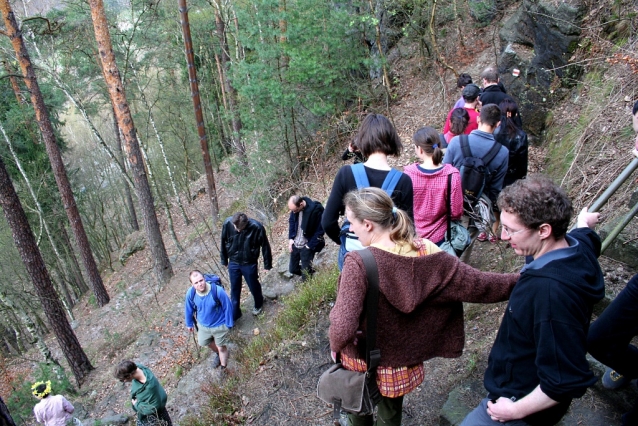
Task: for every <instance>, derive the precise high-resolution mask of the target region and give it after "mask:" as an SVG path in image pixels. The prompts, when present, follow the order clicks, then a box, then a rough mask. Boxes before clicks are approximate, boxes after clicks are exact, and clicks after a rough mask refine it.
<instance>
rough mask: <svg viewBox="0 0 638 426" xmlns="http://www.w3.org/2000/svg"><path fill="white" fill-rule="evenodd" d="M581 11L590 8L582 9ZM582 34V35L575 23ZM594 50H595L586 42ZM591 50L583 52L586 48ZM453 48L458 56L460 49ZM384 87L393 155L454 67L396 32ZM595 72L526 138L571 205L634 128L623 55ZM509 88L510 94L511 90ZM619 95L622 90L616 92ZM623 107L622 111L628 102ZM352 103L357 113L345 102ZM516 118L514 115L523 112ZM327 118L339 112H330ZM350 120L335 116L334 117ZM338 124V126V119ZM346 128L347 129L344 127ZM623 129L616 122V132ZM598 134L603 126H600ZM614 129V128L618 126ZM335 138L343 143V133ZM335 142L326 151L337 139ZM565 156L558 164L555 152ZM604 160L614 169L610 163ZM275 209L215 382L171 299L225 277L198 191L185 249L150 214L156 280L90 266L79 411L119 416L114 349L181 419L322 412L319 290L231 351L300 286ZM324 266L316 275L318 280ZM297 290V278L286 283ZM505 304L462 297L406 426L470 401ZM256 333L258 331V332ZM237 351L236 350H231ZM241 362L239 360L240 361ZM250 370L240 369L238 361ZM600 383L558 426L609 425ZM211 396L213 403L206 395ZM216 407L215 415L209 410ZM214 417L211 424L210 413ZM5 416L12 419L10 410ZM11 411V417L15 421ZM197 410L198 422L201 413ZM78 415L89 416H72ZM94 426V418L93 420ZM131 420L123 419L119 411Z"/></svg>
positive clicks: (178, 300) (228, 203) (586, 199)
mask: <svg viewBox="0 0 638 426" xmlns="http://www.w3.org/2000/svg"><path fill="white" fill-rule="evenodd" d="M513 13H515V9H514V8H512V9H511V10H508V11H507V12H506V13H505V14H504V15H503V16H500V17H499V19H500V22H504V21H506V20H507V19H508V18H509V17H511V15H512V14H513ZM591 13H592V16H591V17H590V19H593V16H594V15H593V14H595V13H596V11H595V10H592V12H591ZM494 32H495V29H494V28H492V27H490V26H486V27H482V28H478V27H475V26H472V27H471V28H470V29H469V30H468V31H466V32H464V43H465V46H471V47H468V48H467V50H466V51H465V52H464V54H463V55H454V54H453V53H454V49H455V46H456V44H455V43H454V40H452V39H453V37H449V38H448V39H447V40H440V42H441V46H440V47H441V49H442V50H443V51H444V52H446V57H447V58H448V59H447V60H448V62H449V64H451V65H452V66H453V67H454V68H455V69H456V70H459V71H462V72H469V73H470V74H471V75H472V76H475V78H477V77H478V75H479V74H480V71H481V70H482V69H484V68H485V67H486V66H489V65H492V64H493V62H494V58H495V55H494V50H495V47H494V46H492V45H488V44H487V43H484V42H483V40H486V39H490V40H491V39H492V37H493V33H494ZM588 36H589V37H592V39H593V35H592V34H588ZM592 43H593V44H594V45H595V46H602V47H596V49H592V50H593V52H596V51H599V50H600V49H604V47H605V46H607V45H606V44H605V43H606V42H605V41H604V40H601V39H594V41H593V42H592ZM597 49H599V50H597ZM576 55H580V56H578V57H577V59H579V60H586V59H588V57H587V56H585V55H586V54H585V52H577V53H576ZM591 55H592V56H595V54H594V53H591ZM459 56H463V58H462V60H461V59H459V58H458V57H459ZM388 60H389V63H390V66H391V71H392V76H393V82H394V86H393V88H392V102H391V103H390V105H389V107H387V108H386V106H384V105H379V106H377V107H376V108H375V109H376V112H381V113H384V114H387V115H388V116H390V117H391V118H392V119H393V121H394V123H395V126H396V128H397V130H398V131H399V134H400V136H401V138H402V140H403V142H404V153H403V155H402V156H401V157H400V158H398V159H396V160H392V163H393V164H394V165H396V166H397V167H402V166H405V165H407V164H409V163H411V162H413V161H415V157H414V154H413V146H412V144H411V136H412V134H413V133H414V132H415V131H416V130H417V129H419V128H420V127H422V126H426V125H429V126H433V127H435V128H440V127H441V126H442V124H443V121H444V118H445V115H446V114H447V111H448V110H449V108H450V107H451V106H452V104H453V103H454V102H455V101H456V99H457V98H458V92H457V91H456V89H455V78H454V75H453V74H452V73H451V72H449V71H445V70H444V68H443V67H440V66H439V65H438V64H437V63H435V62H434V61H429V62H424V59H423V57H422V56H421V55H420V54H419V46H418V44H417V43H415V42H411V41H408V40H402V41H400V42H399V43H398V44H397V45H396V46H395V47H393V48H392V50H391V51H390V53H389V54H388ZM597 65H599V66H605V67H606V68H604V72H603V71H601V70H599V69H596V68H595V67H593V66H592V67H591V69H586V70H585V74H584V77H583V83H582V84H577V85H574V86H573V88H572V89H571V92H570V94H569V95H567V96H565V97H564V99H562V100H561V101H560V102H558V103H557V105H556V106H555V107H554V108H553V109H552V114H551V119H550V121H549V124H548V126H547V129H546V130H544V134H543V137H542V138H540V137H539V138H538V141H541V140H543V139H544V141H545V142H544V143H542V144H539V145H538V146H533V147H531V148H530V167H529V172H550V171H551V172H552V173H554V175H555V176H564V179H563V183H564V184H565V185H566V187H567V188H568V189H569V190H570V193H571V194H572V196H573V197H574V199H575V208H576V210H578V209H580V208H582V207H583V206H585V205H588V204H590V203H591V202H592V201H593V200H594V199H595V198H596V196H597V195H599V194H600V193H601V192H602V191H603V190H604V189H605V187H606V186H607V185H608V183H609V182H610V181H611V180H612V179H613V173H616V174H617V171H618V170H621V169H622V167H623V164H625V163H627V162H628V159H629V157H628V155H627V153H628V152H629V148H630V146H631V141H633V139H632V138H631V136H630V135H627V134H626V130H625V129H626V127H627V125H628V124H629V122H630V116H629V114H628V108H630V104H631V102H632V100H633V99H636V98H637V97H638V96H637V94H636V89H635V87H638V86H637V85H636V83H638V81H637V78H636V76H635V74H632V73H631V72H628V70H627V65H626V64H624V63H618V64H610V65H608V66H607V65H605V64H604V62H602V61H601V63H599V64H597ZM512 94H513V95H514V96H516V95H517V93H516V92H512ZM627 99H629V100H627ZM629 111H630V109H629ZM350 114H358V115H363V114H365V111H351V112H350ZM524 119H525V117H524ZM336 120H338V119H336ZM341 120H342V122H340V123H339V122H336V123H334V126H335V127H337V126H339V125H340V124H343V126H344V127H346V128H347V127H349V126H350V125H351V121H350V120H349V118H348V117H341ZM350 127H351V126H350ZM349 130H350V131H352V130H354V129H352V128H350V129H349ZM623 132H624V133H623ZM601 134H605V135H606V136H605V137H604V138H603V137H602V136H601ZM620 135H622V137H620ZM349 136H350V134H348V135H347V136H344V137H343V138H342V140H340V141H339V142H340V143H341V145H342V147H344V148H345V146H346V144H347V139H348V137H349ZM563 140H564V141H566V144H567V141H569V142H570V144H569V148H568V152H562V151H559V150H558V149H556V146H557V145H560V144H559V143H558V142H560V141H563ZM337 151H339V150H337ZM338 155H340V152H336V153H327V152H317V155H316V157H313V159H312V164H311V166H312V167H310V168H309V170H311V172H309V173H308V174H307V176H304V178H303V180H302V182H301V183H299V187H298V191H299V192H302V193H304V194H307V195H310V196H312V197H313V198H315V199H319V200H325V199H326V198H327V195H328V193H329V191H330V188H331V184H332V177H333V176H334V175H335V173H336V170H337V169H338V167H340V166H341V165H342V163H341V161H340V160H339V159H338ZM560 156H563V158H569V159H570V160H571V161H572V162H571V163H570V164H569V165H568V166H567V167H565V168H563V169H561V167H562V166H561V165H560V164H558V165H557V163H559V162H558V161H556V159H557V158H561V157H560ZM612 171H613V172H612ZM216 179H217V185H218V188H219V194H218V195H219V202H220V211H221V217H222V218H223V217H226V216H228V215H230V214H232V213H233V212H234V209H235V208H236V206H237V205H238V204H239V205H241V203H239V201H241V200H242V197H243V196H244V194H242V193H241V192H240V191H239V190H238V189H237V188H236V187H235V186H234V185H233V177H232V175H231V173H230V166H229V165H228V164H223V165H222V166H221V169H220V171H219V172H218V173H217V174H216ZM204 187H205V181H204V178H200V179H199V180H198V181H196V182H195V183H193V185H192V188H191V193H197V192H198V190H199V189H200V188H204ZM634 188H635V182H632V183H631V184H627V185H625V186H623V188H622V189H621V191H619V195H618V196H616V197H614V198H613V199H612V200H611V202H610V203H609V205H608V206H606V208H605V210H604V211H603V219H604V220H605V221H611V219H613V218H614V217H616V216H618V215H619V214H621V213H622V212H624V211H626V210H627V207H626V199H627V198H628V197H629V195H630V194H631V192H632V191H633V190H634ZM277 205H278V206H279V210H278V211H277V212H276V214H277V219H276V220H275V221H272V222H271V223H267V225H268V229H269V236H270V241H271V246H272V248H273V258H274V259H276V260H275V261H274V264H275V266H274V268H273V269H272V270H271V271H268V272H266V271H263V270H262V271H261V272H260V273H261V277H262V280H263V284H264V287H265V290H266V292H268V294H271V295H272V296H274V295H277V296H278V297H277V298H272V299H271V298H268V299H267V301H266V304H265V313H264V314H263V315H262V316H260V317H252V316H251V315H249V314H247V313H245V314H244V316H243V317H242V319H241V320H240V321H239V322H238V324H237V327H236V329H235V330H234V331H233V334H232V341H233V345H232V346H231V362H230V370H231V372H230V377H229V378H228V379H226V381H221V380H220V377H219V376H218V374H217V372H216V371H214V372H211V371H209V369H208V364H209V363H210V359H209V355H210V352H209V350H208V349H199V350H198V349H197V347H196V345H195V342H194V340H193V336H192V335H190V334H189V333H188V332H187V329H186V328H185V326H184V324H183V298H184V294H185V292H186V290H187V288H188V286H189V282H188V273H189V271H190V270H192V269H201V270H205V271H212V272H216V273H218V274H219V275H220V276H222V278H223V280H224V282H225V283H226V285H227V283H228V279H227V278H228V277H227V274H226V271H225V270H224V269H223V268H220V267H219V263H218V249H217V244H218V241H219V230H218V229H217V227H216V226H217V225H216V224H214V223H212V221H211V220H210V217H209V211H210V207H209V205H208V202H207V199H206V197H204V196H199V197H197V198H196V199H194V200H192V202H190V203H189V204H188V205H187V208H186V213H187V215H188V216H189V218H190V219H191V220H192V224H190V225H188V226H187V225H185V224H184V223H183V221H182V219H181V218H179V217H177V214H176V215H175V218H174V219H175V231H176V234H177V237H178V239H179V240H180V242H181V244H182V245H183V247H184V252H182V253H179V252H178V251H177V249H176V247H175V246H174V244H173V242H172V241H171V238H170V236H169V235H168V230H167V221H166V217H164V216H160V222H161V224H162V231H163V232H164V241H165V243H166V244H167V249H168V251H169V255H170V256H171V262H172V264H173V268H174V271H175V276H174V278H173V279H172V280H171V281H170V283H169V284H167V285H165V286H162V287H160V286H158V285H157V284H156V283H155V282H154V281H153V278H152V271H151V265H150V262H149V256H148V253H147V250H148V249H145V250H142V251H139V252H137V253H135V254H134V255H133V256H132V257H130V258H129V259H128V260H127V261H126V263H125V265H120V264H119V262H118V261H117V260H116V259H117V256H118V253H113V258H114V259H115V260H114V262H113V265H114V267H115V271H113V272H110V271H105V272H104V274H103V278H104V281H105V284H106V286H107V289H108V292H109V294H110V295H111V302H110V303H109V304H108V305H106V306H105V307H103V308H98V307H97V306H95V304H94V302H92V301H91V298H90V297H89V296H88V295H85V297H84V298H83V300H82V302H81V303H79V304H78V305H77V306H76V307H75V308H74V313H75V315H76V320H75V321H74V324H73V326H74V329H75V332H76V334H77V335H78V338H79V340H80V342H81V343H82V346H83V347H84V348H85V350H86V352H87V354H88V355H89V357H90V359H91V361H92V362H93V365H94V366H95V367H96V369H95V370H94V371H93V372H92V373H91V374H90V376H89V378H88V379H87V380H86V382H85V383H84V384H83V385H82V387H81V388H80V389H79V393H78V395H77V396H72V397H69V399H70V400H71V401H72V402H73V404H74V405H75V406H76V408H77V416H78V418H81V419H88V418H90V419H104V418H105V417H107V416H114V415H119V414H126V415H128V416H130V415H132V410H131V407H130V402H129V393H128V392H129V388H128V385H126V384H121V383H119V382H118V381H117V380H115V379H114V378H113V377H112V368H113V366H114V365H115V364H117V363H118V362H119V361H120V360H122V359H127V358H130V359H134V360H136V361H139V362H142V363H143V364H145V365H147V366H149V367H150V368H151V369H152V370H153V371H154V372H155V374H156V375H157V376H158V377H159V378H160V379H161V381H162V383H163V384H164V386H165V388H166V390H167V392H168V394H169V403H168V409H169V412H170V413H171V417H172V418H173V420H174V422H175V423H178V424H182V425H186V426H190V425H192V424H193V425H194V424H255V425H284V424H289V425H299V424H308V425H312V424H317V425H327V424H329V423H330V421H329V416H330V413H331V410H330V409H329V408H328V407H326V406H324V405H323V404H322V403H320V401H319V400H318V399H316V398H315V396H314V392H315V386H316V380H317V377H318V375H319V374H320V372H321V371H322V370H324V369H325V367H326V366H327V365H328V362H329V360H328V352H329V350H328V346H327V336H326V334H327V327H328V321H327V316H328V313H329V311H330V307H331V301H330V300H324V301H323V302H322V303H320V304H319V305H318V307H316V311H314V312H312V315H310V317H309V320H308V321H307V323H306V324H305V326H304V328H303V330H302V331H300V332H299V333H298V335H296V336H295V338H294V339H291V340H284V341H282V342H280V343H279V344H278V345H277V346H276V347H272V348H270V347H268V350H263V353H258V354H257V355H256V356H257V358H258V359H259V362H257V365H256V366H255V365H252V364H250V363H249V362H248V361H245V359H244V358H242V359H241V360H238V359H237V358H235V357H234V355H235V354H238V353H240V352H241V350H242V348H244V347H247V346H249V345H250V344H251V342H254V341H256V339H258V338H260V337H259V336H261V338H263V337H264V336H268V334H267V333H268V332H269V331H270V330H272V329H273V328H274V327H275V326H276V321H277V317H278V314H279V313H280V312H281V310H282V309H284V308H285V306H286V302H285V300H287V299H284V301H282V298H281V297H279V296H282V295H284V294H285V293H287V292H290V291H291V290H292V291H293V294H295V293H296V292H297V291H298V289H299V288H300V287H301V286H300V285H299V283H298V281H297V280H294V279H293V280H292V281H291V280H289V279H288V278H286V277H285V276H284V274H283V272H284V271H285V270H286V267H287V261H288V254H287V251H286V243H285V241H286V239H287V226H288V223H287V220H288V215H287V212H286V211H285V200H283V202H282V200H279V201H278V203H277ZM247 213H248V215H249V216H252V217H260V214H262V213H261V212H259V211H247ZM317 262H318V264H319V269H320V271H322V273H323V274H324V275H323V276H324V279H334V276H335V273H334V271H335V268H336V267H335V264H336V246H335V245H334V244H332V243H330V242H329V243H328V246H327V247H326V250H324V252H322V254H321V255H320V256H319V258H318V260H317ZM469 263H470V264H472V265H474V266H476V267H480V268H481V269H484V270H496V271H516V270H517V269H518V268H520V266H521V260H520V259H516V258H515V257H514V256H513V254H512V253H511V251H510V250H508V247H506V245H505V244H504V243H502V242H501V243H499V244H496V245H491V244H487V243H485V244H477V245H476V246H475V247H474V248H473V252H472V257H471V258H470V260H469ZM601 264H602V265H603V269H604V272H605V274H606V284H607V292H608V294H609V295H610V296H611V297H613V296H614V295H615V294H617V293H618V292H619V291H620V289H622V288H623V286H624V284H625V283H626V281H627V279H628V278H629V277H630V276H631V275H633V274H634V273H636V271H635V270H632V269H631V268H630V267H628V266H626V265H623V264H621V263H619V262H617V261H615V260H613V259H610V258H605V257H603V258H602V259H601ZM325 277H327V278H325ZM295 289H297V290H295ZM242 301H244V312H246V311H249V310H250V309H249V308H247V307H248V306H250V302H251V297H250V294H249V293H248V291H247V289H246V287H245V286H244V291H243V293H242ZM503 307H504V305H502V304H500V305H494V306H486V307H483V306H468V307H467V309H466V320H467V322H466V334H467V338H466V348H465V352H464V355H463V356H462V357H461V358H458V359H453V360H442V359H435V360H432V361H429V362H428V363H426V381H425V382H424V383H423V385H422V386H420V387H419V389H418V390H417V391H416V392H413V393H412V394H410V395H409V396H408V397H407V398H406V402H405V404H404V411H405V421H404V424H405V425H438V424H439V416H440V410H441V408H442V407H443V405H444V404H445V402H446V400H447V398H448V394H449V393H450V392H451V391H452V390H453V389H455V388H456V389H459V386H460V387H461V389H465V391H464V392H461V396H460V399H461V400H464V401H465V402H467V403H468V404H469V405H472V404H474V403H476V402H478V399H477V398H478V397H477V395H480V394H481V393H482V392H483V390H482V389H481V388H480V383H479V385H478V386H477V380H480V377H481V375H482V373H483V371H484V368H485V365H486V362H487V353H488V351H489V348H490V346H491V342H492V341H493V339H494V336H495V334H496V330H497V328H498V324H499V322H500V318H501V316H502V312H503ZM265 340H267V337H266V339H265ZM47 343H48V344H49V345H50V347H51V348H52V350H53V351H54V355H55V356H56V358H58V359H62V358H63V356H62V354H61V351H60V349H59V347H57V343H56V341H55V340H54V339H52V338H51V337H49V338H48V339H47ZM242 355H243V356H245V354H242ZM36 358H37V355H35V354H34V353H30V354H29V355H28V356H25V357H22V358H20V359H16V360H13V361H12V362H11V366H10V370H11V371H12V374H15V375H17V377H22V376H20V374H26V376H24V377H25V379H24V380H29V376H28V373H29V372H30V370H31V369H32V368H33V365H34V361H33V360H34V359H36ZM247 369H248V372H247ZM251 369H252V370H251ZM604 394H605V392H601V391H600V389H595V390H590V391H588V392H587V394H586V395H585V397H583V398H582V399H581V400H579V401H578V402H576V403H575V404H574V406H573V409H572V412H571V413H570V414H569V416H568V417H567V418H566V419H565V422H564V424H565V425H577V424H579V425H580V424H586V425H592V426H597V425H600V426H602V425H607V424H617V422H618V419H619V415H620V414H621V413H622V411H623V410H624V409H626V405H627V404H628V402H629V401H630V400H631V397H632V395H631V394H630V395H629V396H627V394H622V395H623V396H621V398H620V399H619V400H613V399H606V398H605V397H604ZM211 398H212V400H214V401H216V404H215V405H212V404H213V403H212V402H211ZM211 410H212V411H217V415H215V414H213V413H211V412H210V411H211ZM211 418H214V419H215V421H214V422H211V421H210V419H211ZM16 420H18V419H16ZM20 422H21V423H20ZM206 422H209V423H206ZM19 424H25V425H31V424H34V421H33V419H32V418H27V417H25V418H21V419H19ZM89 424H91V422H90V421H87V422H84V425H85V426H86V425H89ZM102 424H104V422H103V423H102ZM130 424H132V423H130Z"/></svg>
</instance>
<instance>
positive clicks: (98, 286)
mask: <svg viewBox="0 0 638 426" xmlns="http://www.w3.org/2000/svg"><path fill="white" fill-rule="evenodd" d="M0 11H1V12H2V16H3V18H4V24H5V27H6V34H7V35H8V36H9V39H10V40H11V44H12V45H13V49H14V50H15V53H16V56H17V58H18V62H19V63H20V68H21V69H22V75H23V76H24V81H25V84H26V85H27V88H28V89H29V92H30V94H31V103H32V104H33V108H34V109H35V119H36V121H37V122H38V126H39V128H40V132H41V133H42V138H43V139H44V144H45V146H46V150H47V154H48V156H49V161H50V162H51V168H52V169H53V174H54V176H55V181H56V183H57V185H58V190H59V191H60V195H61V196H62V202H63V203H64V208H65V210H66V213H67V216H68V218H69V222H70V223H71V229H72V230H73V234H74V236H75V240H76V242H77V245H78V249H79V250H80V255H81V256H82V261H83V262H84V267H85V269H86V272H87V274H88V275H89V282H90V284H91V287H92V289H93V292H94V293H95V298H96V300H97V302H98V304H99V305H100V306H104V305H106V304H107V303H109V295H108V293H107V292H106V288H105V287H104V284H103V283H102V277H100V273H99V271H98V269H97V264H96V263H95V259H94V258H93V254H92V253H91V246H90V245H89V239H88V237H87V236H86V232H85V231H84V225H83V224H82V219H81V218H80V211H79V210H78V206H77V204H76V203H75V197H74V196H73V191H72V190H71V184H70V183H69V178H68V177H67V174H66V169H65V167H64V162H63V161H62V154H61V153H60V149H59V148H58V144H57V140H56V137H55V133H54V132H53V125H52V124H51V120H50V118H49V111H48V109H47V107H46V105H45V104H44V98H43V97H42V92H40V86H39V85H38V81H37V79H36V75H35V70H34V69H33V65H32V64H31V59H30V57H29V52H27V48H26V46H25V44H24V40H23V39H22V34H21V31H20V28H19V27H18V22H17V20H16V18H15V15H14V14H13V10H12V9H11V5H10V4H9V0H0Z"/></svg>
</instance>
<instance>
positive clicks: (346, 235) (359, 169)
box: [341, 163, 403, 251]
mask: <svg viewBox="0 0 638 426" xmlns="http://www.w3.org/2000/svg"><path fill="white" fill-rule="evenodd" d="M350 169H351V170H352V174H353V175H354V181H355V182H356V184H357V189H362V188H368V187H369V186H370V181H369V180H368V175H367V174H366V169H365V166H364V165H363V163H358V164H353V165H351V166H350ZM401 175H403V173H401V172H400V171H398V170H396V169H390V171H389V172H388V174H387V176H386V177H385V179H384V180H383V184H382V185H381V189H383V190H384V191H385V192H386V193H387V194H388V195H389V196H390V197H392V193H393V192H394V188H396V186H397V184H398V183H399V180H400V179H401ZM349 231H350V222H348V220H347V219H346V220H345V221H344V222H343V225H341V245H342V246H344V247H346V251H351V250H354V248H352V249H348V247H347V246H348V245H349V244H348V242H350V243H353V244H355V245H356V244H358V245H360V243H359V239H358V238H357V236H356V235H354V234H353V233H351V232H349ZM348 240H351V241H348ZM352 240H354V241H352ZM355 241H356V242H355ZM361 248H363V247H361Z"/></svg>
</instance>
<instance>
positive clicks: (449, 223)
mask: <svg viewBox="0 0 638 426" xmlns="http://www.w3.org/2000/svg"><path fill="white" fill-rule="evenodd" d="M451 200H452V173H450V174H449V175H447V200H446V201H445V203H446V204H447V210H446V211H445V216H446V217H447V240H448V241H452V212H451V210H452V207H451Z"/></svg>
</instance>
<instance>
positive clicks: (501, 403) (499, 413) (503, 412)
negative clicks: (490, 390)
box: [487, 397, 519, 423]
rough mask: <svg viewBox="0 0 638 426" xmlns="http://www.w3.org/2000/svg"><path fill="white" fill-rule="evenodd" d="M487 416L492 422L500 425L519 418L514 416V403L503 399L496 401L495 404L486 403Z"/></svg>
mask: <svg viewBox="0 0 638 426" xmlns="http://www.w3.org/2000/svg"><path fill="white" fill-rule="evenodd" d="M487 414H488V416H490V418H491V419H492V420H494V421H496V422H501V423H504V422H508V421H510V420H517V419H518V418H519V417H518V416H517V414H516V406H515V405H514V401H512V400H511V399H509V398H503V397H500V398H499V399H497V400H496V402H492V401H488V402H487Z"/></svg>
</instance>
